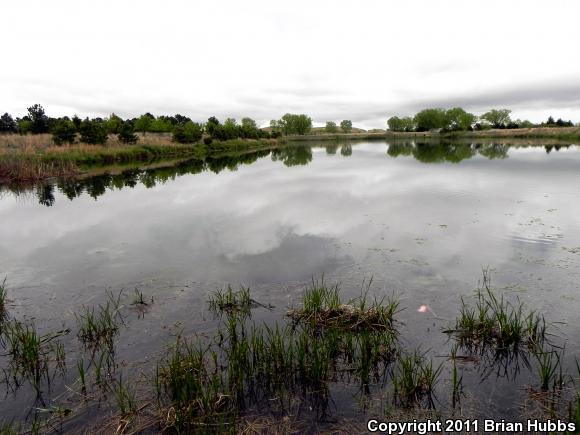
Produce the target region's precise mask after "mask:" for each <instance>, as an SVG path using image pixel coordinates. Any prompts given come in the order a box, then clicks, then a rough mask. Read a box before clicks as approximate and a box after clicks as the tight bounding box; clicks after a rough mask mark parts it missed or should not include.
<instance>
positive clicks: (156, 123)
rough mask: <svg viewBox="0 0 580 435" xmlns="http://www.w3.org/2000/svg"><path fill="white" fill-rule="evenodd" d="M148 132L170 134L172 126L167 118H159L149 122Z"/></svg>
mask: <svg viewBox="0 0 580 435" xmlns="http://www.w3.org/2000/svg"><path fill="white" fill-rule="evenodd" d="M148 131H150V132H152V133H170V132H171V131H173V124H172V123H171V121H170V120H169V119H168V118H167V117H165V116H160V117H158V118H156V119H154V120H152V121H151V124H149V130H148Z"/></svg>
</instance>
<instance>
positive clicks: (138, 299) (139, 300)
mask: <svg viewBox="0 0 580 435" xmlns="http://www.w3.org/2000/svg"><path fill="white" fill-rule="evenodd" d="M133 305H148V304H147V302H145V297H144V296H143V292H142V291H141V290H139V289H138V288H137V287H135V295H134V296H133Z"/></svg>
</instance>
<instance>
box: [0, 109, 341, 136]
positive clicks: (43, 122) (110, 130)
mask: <svg viewBox="0 0 580 435" xmlns="http://www.w3.org/2000/svg"><path fill="white" fill-rule="evenodd" d="M343 122H344V121H343ZM348 122H350V121H348ZM351 126H352V124H351ZM311 129H312V119H311V118H310V117H308V116H307V115H304V114H301V115H296V114H290V113H287V114H285V115H284V116H282V118H281V119H279V120H272V121H271V122H270V129H269V130H268V129H262V128H260V127H258V125H257V123H256V121H254V120H253V119H251V118H247V117H246V118H242V120H241V122H240V123H238V122H237V121H236V120H235V119H233V118H227V119H226V120H225V121H223V122H220V121H219V120H218V119H217V118H216V117H215V116H212V117H210V118H209V119H208V120H207V122H205V123H200V122H194V121H192V120H191V119H190V118H189V117H187V116H184V115H180V114H176V115H173V116H167V115H161V116H157V117H155V116H154V115H153V114H151V113H145V114H143V115H141V116H139V117H137V118H132V119H123V118H121V117H120V116H118V115H116V114H115V113H112V114H111V115H110V116H109V117H106V118H100V117H97V118H88V117H87V118H85V119H81V118H79V117H78V116H77V115H74V116H73V117H72V118H69V117H68V116H63V117H60V118H53V117H49V116H48V115H47V114H46V112H45V110H44V108H43V107H42V106H41V105H40V104H34V105H32V106H30V107H29V108H28V113H27V114H26V115H25V116H23V117H22V118H13V117H12V116H11V115H10V114H9V113H5V114H4V115H2V116H1V117H0V134H2V133H17V134H22V135H24V134H44V133H50V134H52V138H53V141H54V142H55V143H56V144H57V145H61V144H67V143H68V144H72V143H75V142H76V141H77V139H78V140H80V142H83V143H88V144H104V143H106V141H107V138H108V137H109V135H117V137H118V138H119V140H120V141H121V142H123V143H127V144H133V143H136V142H137V140H138V137H137V135H136V134H135V133H144V134H146V133H170V134H171V135H172V139H173V140H174V141H175V142H179V143H195V142H198V141H200V140H201V139H202V138H203V140H204V142H205V143H206V144H210V143H211V142H212V141H213V140H214V139H215V140H219V141H225V140H231V139H270V138H277V137H280V136H281V135H282V134H284V135H292V134H307V133H309V132H310V130H311Z"/></svg>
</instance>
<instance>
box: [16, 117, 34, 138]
mask: <svg viewBox="0 0 580 435" xmlns="http://www.w3.org/2000/svg"><path fill="white" fill-rule="evenodd" d="M16 125H17V126H18V133H19V134H28V133H32V121H31V120H30V118H29V117H28V116H23V117H22V118H17V119H16Z"/></svg>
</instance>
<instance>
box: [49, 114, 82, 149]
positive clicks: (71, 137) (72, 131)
mask: <svg viewBox="0 0 580 435" xmlns="http://www.w3.org/2000/svg"><path fill="white" fill-rule="evenodd" d="M76 135H77V129H76V127H75V125H74V124H73V122H72V121H71V120H69V119H68V118H63V119H59V120H58V121H57V122H56V124H55V125H54V127H52V140H53V141H54V143H55V144H57V145H62V144H63V143H74V142H75V137H76Z"/></svg>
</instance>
